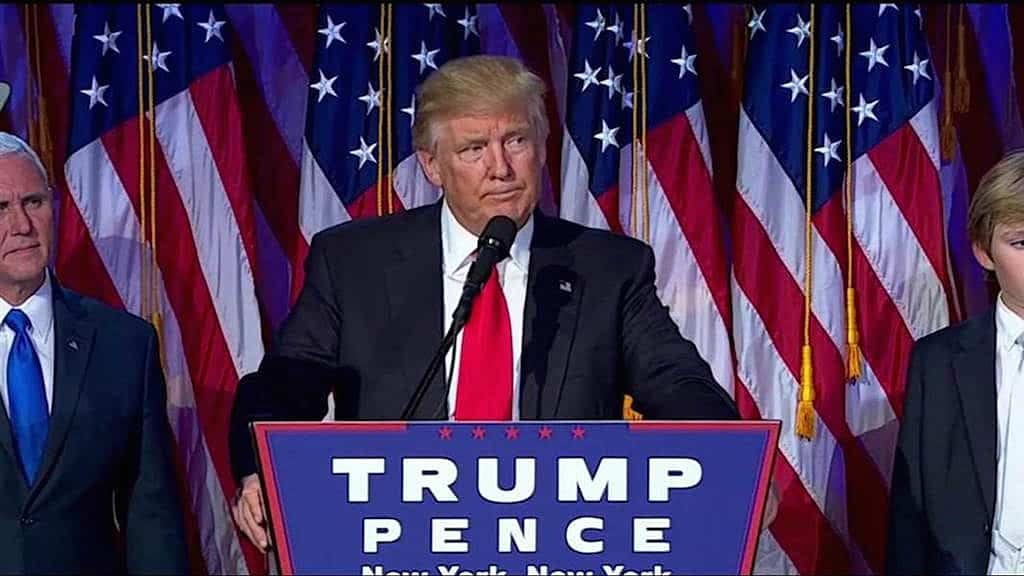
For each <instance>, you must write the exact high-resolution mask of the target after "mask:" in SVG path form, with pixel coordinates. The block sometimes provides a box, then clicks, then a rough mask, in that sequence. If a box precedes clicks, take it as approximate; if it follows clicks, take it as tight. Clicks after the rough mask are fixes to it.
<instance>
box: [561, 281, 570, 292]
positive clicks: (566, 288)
mask: <svg viewBox="0 0 1024 576" xmlns="http://www.w3.org/2000/svg"><path fill="white" fill-rule="evenodd" d="M558 289H559V290H561V291H562V292H569V293H570V294H571V293H572V283H571V282H569V281H568V280H559V281H558Z"/></svg>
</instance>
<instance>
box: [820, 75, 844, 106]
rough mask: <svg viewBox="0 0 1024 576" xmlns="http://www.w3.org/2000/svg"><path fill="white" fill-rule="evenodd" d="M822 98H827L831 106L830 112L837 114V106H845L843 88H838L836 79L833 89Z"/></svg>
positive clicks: (833, 82)
mask: <svg viewBox="0 0 1024 576" xmlns="http://www.w3.org/2000/svg"><path fill="white" fill-rule="evenodd" d="M821 97H822V98H826V99H827V100H828V101H829V102H830V104H829V109H828V111H829V112H835V110H836V106H839V107H842V106H843V87H842V86H836V79H835V78H833V79H832V89H831V90H829V91H828V92H825V93H824V94H822V95H821Z"/></svg>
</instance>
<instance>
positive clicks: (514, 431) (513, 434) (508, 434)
mask: <svg viewBox="0 0 1024 576" xmlns="http://www.w3.org/2000/svg"><path fill="white" fill-rule="evenodd" d="M505 438H507V439H509V440H515V439H517V438H519V429H518V428H515V427H509V428H505Z"/></svg>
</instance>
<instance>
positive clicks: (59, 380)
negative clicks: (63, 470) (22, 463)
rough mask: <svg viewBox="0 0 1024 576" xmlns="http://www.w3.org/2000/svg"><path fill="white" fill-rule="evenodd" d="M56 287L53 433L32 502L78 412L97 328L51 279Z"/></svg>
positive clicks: (47, 440) (48, 436) (51, 416)
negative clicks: (76, 411)
mask: <svg viewBox="0 0 1024 576" xmlns="http://www.w3.org/2000/svg"><path fill="white" fill-rule="evenodd" d="M51 280H52V285H53V327H54V330H55V332H54V341H53V351H54V370H53V407H52V408H51V410H50V429H49V432H48V433H47V436H46V447H45V448H44V450H43V460H42V463H41V464H40V466H39V475H38V477H37V479H36V483H35V484H34V485H33V487H32V490H31V492H30V493H29V500H31V498H32V497H33V496H34V495H35V494H37V493H38V491H39V490H40V487H42V486H43V485H44V484H45V483H46V479H47V476H48V475H49V474H50V472H51V471H52V468H53V466H54V464H55V463H56V461H57V456H58V455H59V454H60V451H61V447H62V446H63V444H64V440H65V438H66V437H67V434H68V430H69V429H70V427H71V421H72V420H73V419H74V416H75V410H76V409H77V408H78V399H79V397H80V396H81V391H82V383H83V380H84V377H85V369H86V366H87V365H88V360H89V353H90V352H91V350H92V342H93V334H94V332H95V328H94V326H93V325H92V324H91V323H89V322H88V321H87V320H86V319H85V317H84V311H82V310H81V308H79V307H78V306H77V305H76V304H75V303H74V302H71V301H69V300H68V298H67V296H66V295H65V293H64V291H63V290H62V289H61V288H60V286H59V285H58V284H57V281H56V278H54V277H53V276H51Z"/></svg>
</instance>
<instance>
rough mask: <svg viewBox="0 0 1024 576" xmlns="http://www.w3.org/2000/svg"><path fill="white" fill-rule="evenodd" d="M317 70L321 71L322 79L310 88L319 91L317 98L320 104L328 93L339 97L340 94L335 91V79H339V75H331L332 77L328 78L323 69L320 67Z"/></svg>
mask: <svg viewBox="0 0 1024 576" xmlns="http://www.w3.org/2000/svg"><path fill="white" fill-rule="evenodd" d="M317 71H318V72H319V73H320V81H319V82H314V83H313V84H310V85H309V87H310V88H312V89H314V90H316V91H317V92H319V94H318V95H317V98H316V101H317V103H318V104H319V103H320V102H323V100H324V96H327V95H328V94H330V95H331V96H334V97H335V98H337V97H338V95H337V94H336V93H335V92H334V81H335V80H337V79H338V77H337V76H331V77H330V78H327V77H326V76H324V71H323V70H319V69H318V70H317Z"/></svg>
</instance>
